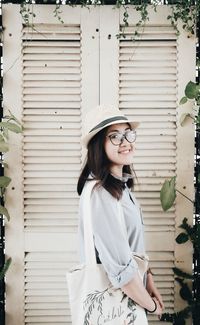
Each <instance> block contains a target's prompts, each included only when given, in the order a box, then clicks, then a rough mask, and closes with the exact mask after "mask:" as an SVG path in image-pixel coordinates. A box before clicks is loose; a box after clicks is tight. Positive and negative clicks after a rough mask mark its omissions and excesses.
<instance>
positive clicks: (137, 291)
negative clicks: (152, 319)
mask: <svg viewBox="0 0 200 325" xmlns="http://www.w3.org/2000/svg"><path fill="white" fill-rule="evenodd" d="M121 289H122V291H123V292H124V293H125V294H126V295H127V296H128V297H130V298H131V299H132V300H134V301H135V302H136V303H137V304H138V305H140V306H141V307H143V308H145V309H147V310H148V311H149V312H151V311H153V310H154V309H155V303H156V306H157V308H156V310H155V312H154V314H156V315H161V314H162V308H161V306H160V303H159V301H158V300H157V298H156V297H155V298H153V299H152V297H151V296H150V294H149V293H148V291H147V290H146V289H145V287H144V285H143V282H142V280H141V277H140V276H139V274H138V273H136V274H135V276H134V278H133V279H132V280H131V281H130V282H128V283H127V284H126V285H124V286H123V287H122V288H121ZM154 301H155V303H154Z"/></svg>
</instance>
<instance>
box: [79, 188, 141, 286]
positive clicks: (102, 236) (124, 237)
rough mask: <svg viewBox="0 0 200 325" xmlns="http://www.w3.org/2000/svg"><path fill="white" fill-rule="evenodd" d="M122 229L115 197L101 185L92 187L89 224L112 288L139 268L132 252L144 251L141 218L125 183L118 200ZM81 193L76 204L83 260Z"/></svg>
mask: <svg viewBox="0 0 200 325" xmlns="http://www.w3.org/2000/svg"><path fill="white" fill-rule="evenodd" d="M120 202H121V205H122V208H123V214H124V216H123V217H124V222H125V228H126V230H127V234H125V231H124V227H122V226H121V224H120V222H119V219H118V218H119V210H118V207H117V199H115V198H114V197H113V196H112V195H111V194H110V193H109V192H108V191H107V190H105V189H104V188H103V187H98V188H95V189H94V190H93V192H92V195H91V209H92V227H93V234H94V243H95V247H96V249H97V251H98V254H99V258H100V261H101V263H102V265H103V267H104V269H105V270H106V272H107V274H108V277H109V279H110V281H111V283H112V285H113V286H114V287H115V288H121V287H122V286H123V285H125V284H127V283H128V282H129V281H130V280H132V278H133V277H134V274H135V273H136V272H137V270H138V266H137V263H136V262H135V261H134V260H133V258H132V252H136V253H141V254H144V253H145V244H144V231H143V220H142V214H141V209H140V206H139V204H138V203H137V201H136V198H135V196H134V194H133V193H132V192H130V190H129V189H128V187H127V186H125V189H124V190H123V194H122V198H121V200H120ZM83 206H84V202H83V199H82V196H81V197H80V205H79V253H80V262H81V263H85V253H84V231H83Z"/></svg>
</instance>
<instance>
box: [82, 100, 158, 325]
mask: <svg viewBox="0 0 200 325" xmlns="http://www.w3.org/2000/svg"><path fill="white" fill-rule="evenodd" d="M83 125H84V136H83V144H84V146H85V147H86V148H87V150H88V151H87V158H86V163H85V166H84V168H83V170H82V172H81V175H80V177H79V181H78V186H77V190H78V194H79V195H81V193H82V190H83V187H84V185H85V183H86V182H88V181H89V180H90V179H95V180H96V181H97V185H96V186H95V188H94V190H93V192H92V195H91V206H92V227H93V235H94V243H95V249H96V257H97V261H98V263H102V265H103V267H104V269H105V270H106V272H107V275H108V277H109V279H110V282H111V283H112V285H113V286H114V287H115V288H121V290H122V291H123V292H124V293H125V294H126V295H127V296H128V297H129V298H131V299H132V300H133V301H134V302H135V303H137V304H138V305H139V306H141V307H142V308H144V309H146V310H147V311H148V312H149V313H153V314H156V315H158V316H160V315H161V313H162V310H163V308H164V305H163V301H162V298H161V295H160V294H159V292H158V290H157V288H156V286H155V284H154V281H153V277H152V273H151V271H150V270H149V271H147V274H146V277H145V279H144V281H142V279H141V277H140V276H139V274H138V271H137V269H138V267H137V265H136V264H137V263H136V262H135V261H134V260H133V258H132V252H136V253H138V254H144V253H145V247H144V239H143V221H142V216H141V211H140V208H139V206H138V203H137V201H136V199H135V197H134V195H133V194H132V193H131V191H130V189H131V188H132V187H133V176H132V173H131V165H132V163H133V156H134V143H135V140H136V131H135V129H136V128H137V126H138V125H139V123H137V122H134V121H132V120H130V119H128V118H127V117H125V116H124V115H123V114H122V112H121V111H120V110H118V109H116V108H114V107H103V106H98V107H97V108H95V109H93V110H92V111H90V112H89V113H88V115H86V117H85V121H83ZM81 199H82V198H80V215H79V221H80V222H79V241H80V256H81V262H84V261H85V256H84V231H83V218H82V214H83V213H82V210H81V209H82V208H81V207H82V202H81ZM117 201H120V203H121V205H122V208H123V218H124V221H123V222H124V223H125V228H126V236H124V231H123V229H122V227H120V225H119V223H118V222H117V220H116V216H117V214H118V211H117ZM145 282H146V286H145V285H144V283H145ZM141 325H143V324H141Z"/></svg>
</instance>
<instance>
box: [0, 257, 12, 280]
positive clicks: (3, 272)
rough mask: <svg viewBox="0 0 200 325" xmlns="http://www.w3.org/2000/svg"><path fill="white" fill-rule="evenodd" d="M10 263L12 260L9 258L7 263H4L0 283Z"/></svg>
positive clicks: (0, 272)
mask: <svg viewBox="0 0 200 325" xmlns="http://www.w3.org/2000/svg"><path fill="white" fill-rule="evenodd" d="M11 262H12V258H11V257H9V258H8V259H7V261H6V262H5V264H4V266H3V269H2V270H1V271H0V281H1V280H2V279H3V278H4V276H5V274H6V272H7V271H8V269H9V267H10V264H11Z"/></svg>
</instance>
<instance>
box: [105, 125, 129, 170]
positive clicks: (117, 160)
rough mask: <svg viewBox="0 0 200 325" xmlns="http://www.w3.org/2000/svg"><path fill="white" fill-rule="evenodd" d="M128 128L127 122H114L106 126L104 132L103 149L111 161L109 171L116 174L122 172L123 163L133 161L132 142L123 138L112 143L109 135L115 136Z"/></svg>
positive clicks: (126, 163) (127, 163)
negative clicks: (119, 142)
mask: <svg viewBox="0 0 200 325" xmlns="http://www.w3.org/2000/svg"><path fill="white" fill-rule="evenodd" d="M128 130H131V129H130V126H129V124H128V123H123V124H114V125H111V126H109V127H108V129H107V133H106V139H105V143H104V149H105V152H106V155H107V157H108V159H109V160H110V161H111V171H112V172H113V173H114V174H117V175H119V174H120V175H121V174H122V167H123V166H124V165H130V164H132V163H133V154H134V142H133V143H130V142H128V141H127V140H126V138H124V139H123V141H122V143H121V144H119V145H114V144H113V143H112V142H111V140H110V138H109V136H112V137H113V135H116V136H117V134H118V133H121V134H124V133H125V132H126V131H128ZM120 175H119V176H120Z"/></svg>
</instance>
